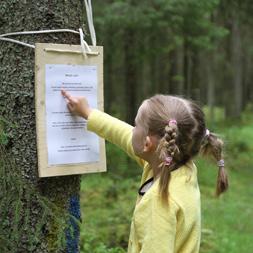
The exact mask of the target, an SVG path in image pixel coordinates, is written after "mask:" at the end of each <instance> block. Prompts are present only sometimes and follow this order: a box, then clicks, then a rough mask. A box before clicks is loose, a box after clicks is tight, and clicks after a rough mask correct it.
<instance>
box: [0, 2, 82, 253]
mask: <svg viewBox="0 0 253 253" xmlns="http://www.w3.org/2000/svg"><path fill="white" fill-rule="evenodd" d="M84 15H85V12H84V6H83V4H82V1H59V0H51V1H35V0H32V1H14V0H2V1H1V3H0V34H3V33H9V32H15V31H31V30H43V29H61V28H70V29H74V30H77V29H78V28H79V27H81V25H82V23H83V21H82V20H81V18H82V17H83V16H84ZM15 38H16V39H19V40H22V41H26V42H30V43H32V44H34V43H35V42H50V43H66V44H79V37H78V35H75V34H72V33H55V34H43V35H29V36H27V35H25V36H17V37H14V39H15ZM34 104H35V101H34V50H33V49H31V48H28V47H23V46H21V45H17V44H12V43H9V42H4V41H0V109H1V111H0V114H1V117H4V118H5V120H7V121H8V122H11V123H12V124H16V125H17V127H15V128H13V127H11V126H9V127H8V126H7V128H6V131H7V134H8V135H9V136H10V137H9V141H8V143H7V144H6V147H5V149H6V152H7V153H8V154H9V155H10V156H11V157H12V158H13V160H14V162H15V164H16V165H17V168H18V170H20V171H21V175H22V178H24V179H26V180H27V183H28V184H32V185H33V186H35V187H36V189H37V190H38V192H40V194H42V195H44V196H45V197H47V198H48V199H49V200H50V201H52V202H53V203H54V204H56V205H57V206H58V207H60V208H63V209H64V210H70V209H71V210H73V209H75V210H74V212H76V213H77V214H78V213H80V210H79V188H80V176H65V177H53V178H45V179H39V178H38V172H37V171H38V170H37V150H36V131H35V108H34ZM0 190H1V186H0ZM23 201H24V202H25V201H26V199H23ZM29 208H30V209H31V210H30V212H29V214H30V215H29V217H27V218H28V219H29V220H28V224H29V226H30V229H29V230H28V231H26V234H24V235H22V237H21V241H19V242H17V245H18V248H17V249H16V251H15V252H38V253H44V252H60V251H59V250H58V249H57V248H54V247H53V246H52V244H53V243H54V241H55V240H56V234H55V233H56V232H54V229H53V225H52V224H49V221H47V220H44V221H43V222H44V226H43V227H44V232H43V237H42V238H40V240H39V241H38V244H37V245H36V247H33V249H32V248H31V247H30V246H29V237H32V236H33V231H34V227H35V226H36V225H37V219H38V217H39V216H40V215H41V213H40V209H37V206H36V205H33V204H32V205H31V206H30V207H29ZM21 211H24V210H21ZM72 214H73V212H72ZM20 215H21V216H22V213H21V214H20ZM77 216H78V215H77ZM0 222H1V221H0ZM45 228H47V229H45ZM67 243H69V242H67ZM72 243H73V244H72V245H70V244H71V243H70V244H68V245H67V247H68V249H67V250H64V252H72V253H73V252H78V249H77V248H76V245H75V242H72ZM77 243H78V238H77ZM71 247H72V248H71Z"/></svg>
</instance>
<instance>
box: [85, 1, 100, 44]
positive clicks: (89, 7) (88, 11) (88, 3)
mask: <svg viewBox="0 0 253 253" xmlns="http://www.w3.org/2000/svg"><path fill="white" fill-rule="evenodd" d="M84 2H85V7H86V14H87V19H88V26H89V30H90V35H91V42H92V45H93V46H96V45H97V39H96V32H95V28H94V23H93V15H92V5H91V0H88V1H87V0H84Z"/></svg>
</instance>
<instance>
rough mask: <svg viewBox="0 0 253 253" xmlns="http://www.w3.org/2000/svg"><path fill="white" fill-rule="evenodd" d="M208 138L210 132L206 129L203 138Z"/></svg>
mask: <svg viewBox="0 0 253 253" xmlns="http://www.w3.org/2000/svg"><path fill="white" fill-rule="evenodd" d="M209 136H210V131H209V130H208V129H206V134H205V137H209Z"/></svg>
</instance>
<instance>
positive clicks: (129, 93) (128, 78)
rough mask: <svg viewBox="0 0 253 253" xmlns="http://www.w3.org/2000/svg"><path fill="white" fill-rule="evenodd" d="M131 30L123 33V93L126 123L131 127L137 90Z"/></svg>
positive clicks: (134, 44) (133, 33)
mask: <svg viewBox="0 0 253 253" xmlns="http://www.w3.org/2000/svg"><path fill="white" fill-rule="evenodd" d="M135 36H136V34H135V31H134V29H133V28H127V29H126V31H125V44H124V51H125V93H126V105H127V106H126V107H127V112H126V121H127V122H128V123H129V124H131V125H133V124H134V119H135V115H136V107H137V105H136V89H137V57H136V40H135Z"/></svg>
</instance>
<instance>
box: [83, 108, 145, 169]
mask: <svg viewBox="0 0 253 253" xmlns="http://www.w3.org/2000/svg"><path fill="white" fill-rule="evenodd" d="M87 129H88V130H89V131H92V132H94V133H96V134H97V135H99V136H100V137H102V138H104V139H106V140H108V141H109V142H111V143H113V144H115V145H117V146H118V147H120V148H121V149H123V150H124V151H125V152H126V153H127V154H128V155H129V156H130V157H131V158H133V159H134V160H136V161H137V163H138V164H139V165H140V166H141V167H143V166H144V160H142V159H140V158H139V157H137V156H136V155H135V154H134V151H133V146H132V130H133V127H132V126H131V125H129V124H127V123H125V122H123V121H121V120H119V119H116V118H114V117H112V116H110V115H108V114H106V113H104V112H101V111H99V110H96V109H93V110H92V112H91V113H90V115H89V118H88V122H87Z"/></svg>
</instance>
